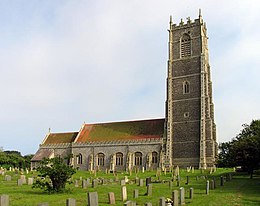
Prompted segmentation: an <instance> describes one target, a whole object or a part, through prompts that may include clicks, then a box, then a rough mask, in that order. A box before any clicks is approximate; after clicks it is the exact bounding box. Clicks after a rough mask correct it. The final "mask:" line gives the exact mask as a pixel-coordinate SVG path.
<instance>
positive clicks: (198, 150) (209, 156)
mask: <svg viewBox="0 0 260 206" xmlns="http://www.w3.org/2000/svg"><path fill="white" fill-rule="evenodd" d="M168 31H169V42H168V48H169V57H168V74H167V97H166V98H167V99H166V120H165V129H166V132H165V137H164V152H165V157H164V162H165V166H166V167H169V166H171V165H174V166H176V165H179V166H180V167H186V166H194V167H199V168H205V167H208V166H213V165H214V164H215V158H216V153H217V143H216V125H215V122H214V104H213V101H212V82H211V77H210V65H209V56H208V37H207V29H206V24H205V23H204V22H203V19H202V17H201V14H199V18H198V19H195V20H194V21H191V20H190V18H187V21H186V22H183V20H181V22H180V23H179V24H178V25H176V24H173V22H172V19H170V28H169V30H168Z"/></svg>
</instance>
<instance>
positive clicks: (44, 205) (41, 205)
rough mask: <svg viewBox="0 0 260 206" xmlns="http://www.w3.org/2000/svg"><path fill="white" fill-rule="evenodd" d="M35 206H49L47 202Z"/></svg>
mask: <svg viewBox="0 0 260 206" xmlns="http://www.w3.org/2000/svg"><path fill="white" fill-rule="evenodd" d="M37 206H49V203H48V202H43V203H39V204H38V205H37Z"/></svg>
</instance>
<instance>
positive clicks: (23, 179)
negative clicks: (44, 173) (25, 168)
mask: <svg viewBox="0 0 260 206" xmlns="http://www.w3.org/2000/svg"><path fill="white" fill-rule="evenodd" d="M20 179H21V180H22V184H26V176H25V175H21V176H20Z"/></svg>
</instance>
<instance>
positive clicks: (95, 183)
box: [92, 179, 98, 188]
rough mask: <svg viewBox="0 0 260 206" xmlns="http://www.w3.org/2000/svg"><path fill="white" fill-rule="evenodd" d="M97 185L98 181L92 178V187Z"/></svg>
mask: <svg viewBox="0 0 260 206" xmlns="http://www.w3.org/2000/svg"><path fill="white" fill-rule="evenodd" d="M97 185H98V181H97V180H96V179H93V180H92V188H96V187H97Z"/></svg>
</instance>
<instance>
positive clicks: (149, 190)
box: [147, 184, 153, 196]
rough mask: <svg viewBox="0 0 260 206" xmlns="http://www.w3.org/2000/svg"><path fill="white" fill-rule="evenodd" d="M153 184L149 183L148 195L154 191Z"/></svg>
mask: <svg viewBox="0 0 260 206" xmlns="http://www.w3.org/2000/svg"><path fill="white" fill-rule="evenodd" d="M152 186H153V185H152V184H149V185H147V196H151V195H152V192H153V187H152Z"/></svg>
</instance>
